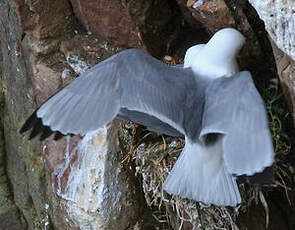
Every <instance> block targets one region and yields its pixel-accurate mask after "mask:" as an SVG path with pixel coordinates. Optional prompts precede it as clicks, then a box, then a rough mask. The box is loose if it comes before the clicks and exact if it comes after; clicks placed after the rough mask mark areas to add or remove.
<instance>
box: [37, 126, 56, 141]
mask: <svg viewBox="0 0 295 230" xmlns="http://www.w3.org/2000/svg"><path fill="white" fill-rule="evenodd" d="M52 134H53V131H52V130H51V129H50V128H49V127H48V126H45V127H44V129H43V132H42V135H41V137H40V141H44V140H45V139H46V138H48V137H50V136H51V135H52Z"/></svg>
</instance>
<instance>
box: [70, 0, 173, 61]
mask: <svg viewBox="0 0 295 230" xmlns="http://www.w3.org/2000/svg"><path fill="white" fill-rule="evenodd" d="M168 2H169V1H167V0H158V1H128V2H125V1H118V0H89V1H80V0H71V3H72V5H73V9H74V12H75V15H76V17H77V18H78V19H79V21H80V22H81V23H82V24H83V25H84V27H85V28H86V29H87V30H88V31H90V32H91V33H93V34H95V35H97V36H99V37H100V38H101V39H102V40H107V41H110V42H111V43H112V44H115V45H119V46H123V47H142V48H145V49H147V50H149V51H150V52H151V53H152V54H154V55H156V56H157V55H159V54H160V53H161V52H163V47H164V46H165V45H166V44H165V41H166V40H167V37H168V35H169V33H168V32H167V30H166V27H167V25H168V24H169V23H170V20H171V19H172V14H171V9H170V5H169V4H168Z"/></svg>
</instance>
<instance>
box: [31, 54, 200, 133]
mask: <svg viewBox="0 0 295 230" xmlns="http://www.w3.org/2000/svg"><path fill="white" fill-rule="evenodd" d="M194 92H195V82H194V78H193V75H192V72H191V71H190V70H184V69H178V68H171V67H168V66H167V65H165V64H164V63H162V62H160V61H158V60H156V59H154V58H152V57H151V56H149V55H147V54H146V53H144V52H143V51H140V50H137V49H130V50H126V51H123V52H120V53H119V54H117V55H114V56H112V57H111V58H109V59H107V60H105V61H103V62H101V63H99V64H97V65H96V66H94V67H92V68H90V69H89V70H87V71H86V72H85V73H84V74H82V75H81V76H80V77H78V78H77V79H76V80H74V81H73V82H72V83H71V84H69V85H68V86H66V87H65V88H63V89H62V90H61V91H60V92H59V93H57V94H56V95H55V96H53V97H52V98H50V99H49V100H48V101H47V102H46V103H45V104H43V105H42V106H41V107H40V109H39V110H38V111H37V117H38V118H40V119H41V120H42V122H43V125H45V126H48V127H50V128H51V129H52V130H54V131H59V132H61V133H63V134H69V133H72V134H81V135H84V134H86V133H87V132H89V131H93V130H96V129H98V128H99V127H101V126H103V125H105V124H107V123H108V122H110V121H111V120H112V119H114V118H115V117H116V116H117V115H120V110H121V111H122V109H125V111H136V112H137V113H136V116H135V115H134V114H135V113H132V114H131V115H130V113H125V114H123V115H124V116H125V117H124V118H125V119H130V120H132V118H134V117H136V120H137V122H138V121H140V120H141V119H142V120H144V122H145V125H146V126H148V128H150V129H151V130H155V131H163V129H165V127H166V128H167V127H171V129H170V130H168V132H172V133H174V134H175V135H178V136H179V135H184V134H186V125H185V124H186V123H187V122H186V119H187V117H189V116H187V115H186V113H189V110H193V109H194V108H193V107H191V106H190V105H189V103H188V106H186V105H187V100H188V98H189V99H191V97H194ZM192 95H193V96H192ZM121 115H122V114H121ZM140 115H142V117H141V116H140ZM149 117H150V121H149V120H148V118H149ZM199 117H200V116H199ZM153 118H156V119H153ZM136 120H135V121H136ZM199 120H201V119H200V118H199ZM160 122H162V124H161V125H162V126H158V124H160ZM188 123H190V121H188ZM196 123H198V122H196ZM199 123H200V121H199ZM161 127H162V128H161Z"/></svg>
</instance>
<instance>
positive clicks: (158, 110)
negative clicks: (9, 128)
mask: <svg viewBox="0 0 295 230" xmlns="http://www.w3.org/2000/svg"><path fill="white" fill-rule="evenodd" d="M244 42H245V38H244V36H243V35H242V34H241V33H240V32H239V31H237V30H236V29H232V28H225V29H222V30H219V31H218V32H216V33H215V34H214V36H213V37H212V38H211V39H210V40H209V42H208V43H207V44H199V45H195V46H193V47H191V48H189V49H188V50H187V52H186V55H185V59H184V66H183V67H181V68H180V67H169V66H168V65H166V64H164V63H162V62H161V61H159V60H157V59H155V58H153V57H151V56H150V55H148V54H147V53H145V52H144V51H141V50H139V49H128V50H125V51H122V52H119V53H118V54H116V55H113V56H112V57H110V58H108V59H106V60H104V61H102V62H100V63H98V64H97V65H95V66H93V67H92V68H90V69H88V70H87V71H86V72H85V73H83V74H82V75H81V76H80V77H78V78H76V79H75V80H74V81H73V82H72V83H70V84H69V85H67V86H66V87H64V88H63V89H62V90H61V91H60V92H58V93H57V94H55V95H54V96H53V97H51V98H50V99H49V100H47V101H46V102H45V103H44V104H43V105H42V106H41V107H40V108H38V109H37V110H36V111H35V112H34V113H33V114H32V116H31V117H30V118H29V119H28V120H27V121H26V122H25V124H24V125H23V127H22V129H21V133H22V132H25V131H27V130H30V129H32V132H31V136H30V138H33V137H34V136H36V135H38V134H40V133H42V135H41V139H45V138H47V137H48V136H49V135H50V134H51V133H52V132H53V131H56V132H57V134H56V138H58V135H59V134H60V133H62V134H64V135H68V134H79V135H85V134H87V133H88V132H91V131H94V130H97V129H98V128H100V127H102V126H104V125H106V124H107V123H109V122H110V121H112V120H113V119H114V118H116V117H117V118H121V119H126V120H130V121H133V122H136V123H139V124H141V125H144V126H146V127H147V128H148V129H149V130H150V131H154V132H159V133H163V134H166V135H171V136H179V137H184V138H185V146H184V149H183V151H182V152H181V154H180V156H179V158H178V160H177V162H176V163H175V165H174V167H173V169H172V171H171V172H170V174H169V176H168V177H167V179H166V181H165V182H164V185H163V188H164V190H166V191H167V192H168V193H170V194H174V195H179V196H181V197H183V198H188V199H192V200H196V201H200V202H203V203H206V204H215V205H226V206H236V205H237V204H239V203H241V196H240V193H239V189H238V187H237V183H236V176H239V175H253V174H255V173H258V172H262V171H263V169H264V168H265V167H268V166H270V165H272V164H273V161H274V150H273V144H272V139H271V134H270V131H269V128H268V119H267V114H266V110H265V107H264V102H263V100H262V98H261V96H260V95H259V93H258V91H257V89H256V88H255V86H254V83H253V80H252V76H251V74H250V73H249V72H247V71H242V72H239V68H238V64H237V61H236V56H237V53H238V52H239V50H240V49H241V47H242V46H243V44H244Z"/></svg>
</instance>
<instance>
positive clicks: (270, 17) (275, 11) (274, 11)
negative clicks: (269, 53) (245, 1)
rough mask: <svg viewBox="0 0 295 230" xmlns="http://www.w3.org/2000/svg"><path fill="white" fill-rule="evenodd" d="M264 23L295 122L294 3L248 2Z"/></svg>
mask: <svg viewBox="0 0 295 230" xmlns="http://www.w3.org/2000/svg"><path fill="white" fill-rule="evenodd" d="M250 3H251V4H252V5H253V7H254V8H255V9H256V11H257V13H258V15H259V17H260V18H261V19H262V20H263V21H264V24H265V29H266V30H267V32H268V34H269V36H270V38H271V40H272V44H273V51H274V57H275V60H276V64H277V70H278V75H279V77H280V80H281V84H282V87H283V91H284V94H285V96H286V97H287V100H288V105H289V108H290V111H291V112H292V114H293V117H294V120H295V109H294V108H295V87H294V85H295V63H294V61H295V36H294V31H295V23H294V21H295V13H294V12H295V3H294V1H259V0H250Z"/></svg>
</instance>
